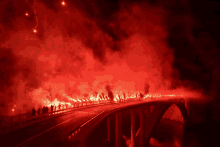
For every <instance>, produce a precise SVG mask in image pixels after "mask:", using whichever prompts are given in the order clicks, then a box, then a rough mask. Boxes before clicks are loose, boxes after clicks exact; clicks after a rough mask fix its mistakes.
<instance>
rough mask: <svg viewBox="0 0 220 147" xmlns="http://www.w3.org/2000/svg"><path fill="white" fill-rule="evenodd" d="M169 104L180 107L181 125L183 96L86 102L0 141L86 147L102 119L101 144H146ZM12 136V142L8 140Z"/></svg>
mask: <svg viewBox="0 0 220 147" xmlns="http://www.w3.org/2000/svg"><path fill="white" fill-rule="evenodd" d="M89 105H90V106H89ZM88 106H89V107H88ZM173 106H176V107H177V108H178V109H179V110H180V112H181V114H182V117H183V121H182V122H183V124H184V125H185V124H186V122H187V121H188V112H187V109H186V107H185V102H184V100H183V99H172V100H171V99H169V100H166V99H164V100H163V99H160V100H156V99H154V100H152V99H151V100H149V99H148V100H141V101H140V100H134V101H130V102H121V103H115V104H111V103H105V104H100V105H91V104H88V105H87V104H86V105H85V107H81V108H80V109H72V110H71V111H70V110H69V111H67V112H66V113H65V114H63V115H57V116H55V117H50V118H48V119H44V120H42V121H38V122H36V123H32V124H31V125H29V126H27V127H23V128H20V129H17V130H15V131H12V132H9V133H7V134H3V135H2V136H1V139H0V141H1V142H2V143H3V144H7V146H78V147H86V146H89V145H88V139H89V138H90V137H91V134H92V133H93V132H95V131H96V129H97V128H98V127H99V125H100V124H101V123H102V122H106V127H105V128H106V134H103V136H105V137H106V138H105V144H104V145H106V146H115V147H121V146H122V140H123V138H124V139H126V140H127V142H129V143H128V144H127V146H130V147H133V146H135V147H136V146H147V145H148V143H149V140H150V138H151V135H152V132H153V131H154V130H155V128H156V126H157V124H158V123H159V121H160V120H161V118H162V117H164V115H165V114H166V112H167V111H169V110H170V109H171V108H173ZM125 115H126V117H127V116H129V119H130V122H129V127H128V130H129V131H130V137H129V138H126V137H125V135H124V134H123V131H122V129H121V128H122V124H123V123H126V122H123V121H124V119H122V117H123V116H125ZM21 134H23V135H21ZM12 138H13V142H12V141H10V140H12ZM90 146H91V145H90Z"/></svg>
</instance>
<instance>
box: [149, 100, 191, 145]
mask: <svg viewBox="0 0 220 147" xmlns="http://www.w3.org/2000/svg"><path fill="white" fill-rule="evenodd" d="M173 105H175V106H177V108H179V110H180V112H181V114H182V116H183V123H184V125H185V124H186V122H187V121H188V111H187V109H186V107H185V104H184V103H168V104H158V105H156V106H155V108H154V110H153V111H152V113H150V115H149V116H148V117H147V119H146V120H145V126H146V127H145V145H149V141H150V138H151V136H152V133H153V132H154V130H155V129H156V127H157V125H158V123H159V122H160V120H161V119H162V117H163V116H164V114H165V113H166V111H167V110H168V109H169V108H171V107H172V106H173Z"/></svg>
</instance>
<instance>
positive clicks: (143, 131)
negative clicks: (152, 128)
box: [140, 108, 145, 147]
mask: <svg viewBox="0 0 220 147" xmlns="http://www.w3.org/2000/svg"><path fill="white" fill-rule="evenodd" d="M144 124H145V122H144V109H143V108H140V146H141V147H143V146H144V143H145V126H144Z"/></svg>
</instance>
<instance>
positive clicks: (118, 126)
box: [115, 112, 122, 147]
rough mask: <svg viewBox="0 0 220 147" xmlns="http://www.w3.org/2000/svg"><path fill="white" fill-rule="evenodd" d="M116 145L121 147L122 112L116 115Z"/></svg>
mask: <svg viewBox="0 0 220 147" xmlns="http://www.w3.org/2000/svg"><path fill="white" fill-rule="evenodd" d="M115 116H116V117H115V147H121V136H122V135H121V113H120V112H116V115H115Z"/></svg>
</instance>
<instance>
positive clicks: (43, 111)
mask: <svg viewBox="0 0 220 147" xmlns="http://www.w3.org/2000/svg"><path fill="white" fill-rule="evenodd" d="M42 113H43V114H44V113H45V106H44V107H43V110H42Z"/></svg>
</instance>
